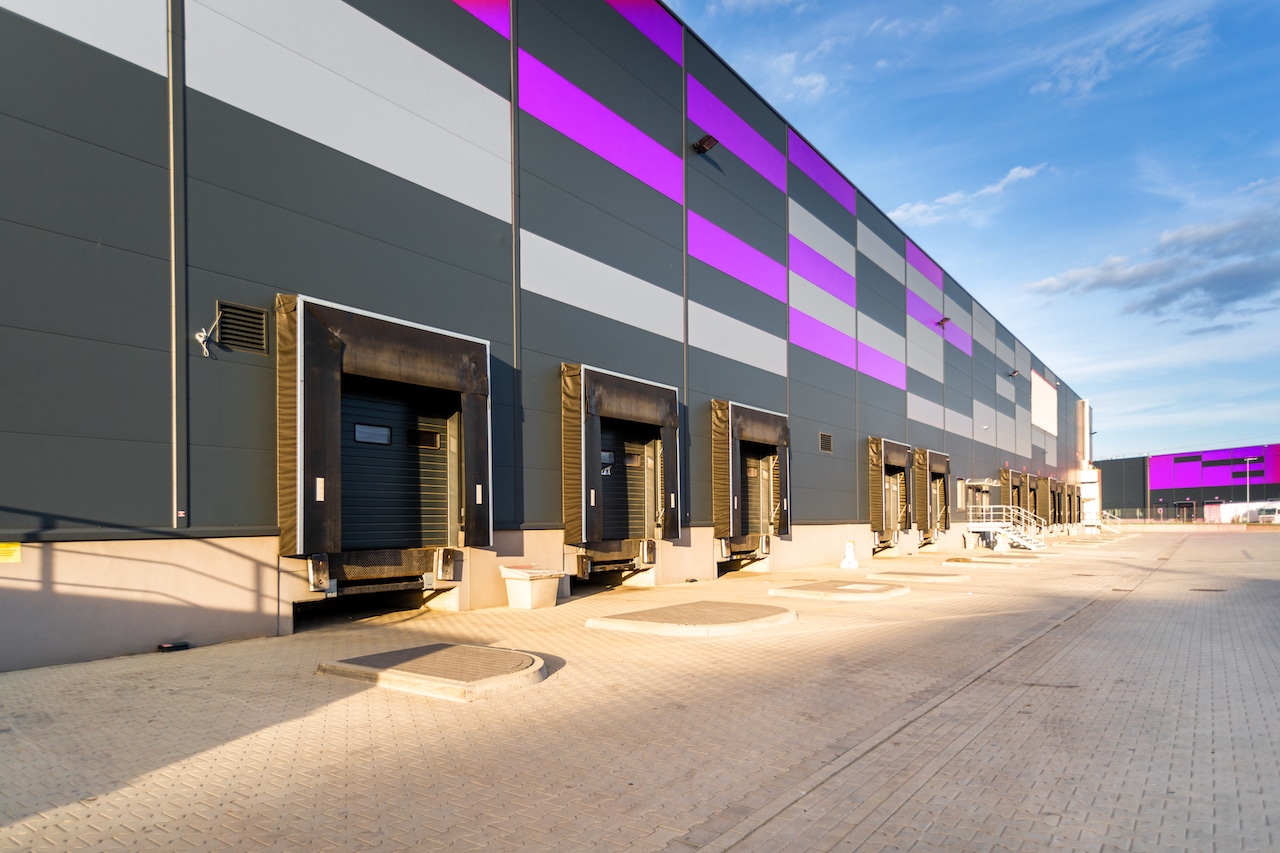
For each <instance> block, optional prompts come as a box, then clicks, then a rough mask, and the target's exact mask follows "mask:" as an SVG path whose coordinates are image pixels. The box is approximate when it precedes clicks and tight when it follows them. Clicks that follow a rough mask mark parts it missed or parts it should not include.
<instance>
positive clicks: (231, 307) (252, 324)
mask: <svg viewBox="0 0 1280 853" xmlns="http://www.w3.org/2000/svg"><path fill="white" fill-rule="evenodd" d="M218 315H219V319H218V337H217V343H218V344H219V345H220V346H224V347H227V348H228V349H233V350H241V351H242V352H258V353H262V354H263V355H266V353H267V312H266V310H265V309H263V308H251V307H250V306H248V305H237V304H235V303H234V302H223V301H221V300H219V301H218Z"/></svg>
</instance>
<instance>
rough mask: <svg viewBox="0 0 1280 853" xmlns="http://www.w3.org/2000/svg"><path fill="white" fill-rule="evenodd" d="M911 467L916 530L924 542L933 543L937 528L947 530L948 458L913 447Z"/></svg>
mask: <svg viewBox="0 0 1280 853" xmlns="http://www.w3.org/2000/svg"><path fill="white" fill-rule="evenodd" d="M911 467H912V477H913V478H914V480H915V483H914V485H913V488H914V489H915V501H914V507H915V522H916V529H917V530H919V531H920V535H921V536H922V537H923V538H924V540H925V541H927V542H934V541H936V540H937V539H938V531H940V530H950V529H951V506H950V501H949V494H948V492H947V480H948V479H949V477H950V474H951V457H950V456H948V455H947V454H945V453H938V452H936V451H933V450H926V449H925V448H922V447H917V448H916V449H915V451H914V453H913V458H912V465H911Z"/></svg>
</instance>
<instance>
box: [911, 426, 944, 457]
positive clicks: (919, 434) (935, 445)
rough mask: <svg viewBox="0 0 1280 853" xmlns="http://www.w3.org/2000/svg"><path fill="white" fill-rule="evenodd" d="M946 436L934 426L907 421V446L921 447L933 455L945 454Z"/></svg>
mask: <svg viewBox="0 0 1280 853" xmlns="http://www.w3.org/2000/svg"><path fill="white" fill-rule="evenodd" d="M946 443H947V435H946V433H945V432H944V431H943V430H940V429H938V428H937V427H935V426H930V425H929V424H925V423H921V422H919V421H907V444H909V445H911V446H912V447H923V448H925V449H927V450H932V451H933V452H935V453H945V452H946Z"/></svg>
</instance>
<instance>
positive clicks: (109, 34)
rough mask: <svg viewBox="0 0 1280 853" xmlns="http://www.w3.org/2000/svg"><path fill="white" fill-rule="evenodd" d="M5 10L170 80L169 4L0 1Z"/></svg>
mask: <svg viewBox="0 0 1280 853" xmlns="http://www.w3.org/2000/svg"><path fill="white" fill-rule="evenodd" d="M0 9H8V10H9V11H11V12H14V13H16V14H19V15H21V16H22V17H24V18H30V19H31V20H33V21H35V22H36V23H38V24H43V25H44V26H46V27H48V28H49V29H51V30H56V31H58V32H60V33H62V34H64V35H68V36H70V37H71V38H73V39H76V40H78V41H82V42H84V43H85V44H88V45H92V46H93V47H96V48H98V50H103V51H106V52H107V53H110V54H111V55H113V56H118V57H120V58H121V59H123V60H125V61H127V62H132V63H133V64H134V65H140V66H142V67H143V68H145V69H147V70H148V71H154V72H155V73H157V74H159V75H160V76H162V77H168V76H169V9H168V3H166V2H165V0H110V2H107V0H0Z"/></svg>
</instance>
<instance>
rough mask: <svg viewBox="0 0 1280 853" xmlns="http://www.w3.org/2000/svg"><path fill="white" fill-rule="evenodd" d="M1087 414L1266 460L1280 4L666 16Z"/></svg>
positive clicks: (867, 5) (1153, 435)
mask: <svg viewBox="0 0 1280 853" xmlns="http://www.w3.org/2000/svg"><path fill="white" fill-rule="evenodd" d="M668 2H669V5H670V6H671V7H672V8H673V9H674V10H675V11H676V12H677V13H678V14H679V15H680V16H681V17H682V18H683V19H684V21H685V23H687V24H689V25H690V26H691V27H692V28H693V30H694V31H695V32H697V33H698V34H699V35H700V36H701V37H702V38H703V39H704V40H705V41H706V42H707V43H708V44H709V45H711V47H712V48H713V49H714V50H715V51H716V52H717V53H719V54H720V55H721V56H722V57H724V59H725V60H726V61H727V62H729V64H730V65H732V66H733V67H734V68H735V69H737V71H738V72H739V73H740V74H742V76H743V77H744V78H745V79H746V80H747V82H748V83H750V84H751V85H752V86H754V87H755V88H756V90H757V91H759V92H760V93H761V95H763V96H764V97H765V98H766V99H767V100H768V101H769V102H770V103H772V104H773V105H774V106H775V107H776V108H777V109H778V110H779V111H781V112H782V114H783V115H784V116H785V117H786V118H787V119H788V120H789V121H790V122H791V123H792V125H794V126H795V127H796V129H797V130H799V131H800V132H801V133H802V134H803V135H804V136H806V137H807V138H808V139H809V140H810V141H811V142H813V143H814V144H815V145H816V146H817V147H818V149H819V150H820V151H822V152H823V153H824V154H826V155H827V157H828V158H830V159H831V160H832V161H833V162H834V163H835V164H836V165H837V166H838V167H839V168H840V169H841V170H842V171H843V172H844V173H845V174H846V175H847V176H848V177H849V178H850V179H851V180H852V181H853V182H854V183H855V184H857V185H858V187H859V188H860V189H861V190H862V191H863V192H864V193H865V194H866V195H867V196H868V197H869V198H870V199H871V200H872V201H874V202H875V203H876V204H877V205H878V206H879V207H880V208H881V209H883V210H884V211H885V212H887V213H889V214H890V215H891V216H892V218H893V219H894V220H895V221H896V222H897V223H898V224H899V225H900V226H901V227H903V228H904V229H905V230H906V231H907V233H908V234H909V235H910V236H911V238H912V239H913V240H915V241H916V242H917V243H918V244H920V245H921V246H922V247H923V248H924V249H926V250H927V251H928V252H929V253H930V254H932V255H933V256H934V258H935V260H937V261H938V262H939V263H940V264H942V266H943V267H944V268H946V269H947V271H948V272H950V273H951V274H952V275H953V276H954V277H955V278H956V279H957V280H958V281H959V282H960V283H961V284H962V285H964V286H965V287H966V288H967V289H968V290H969V292H970V293H972V294H973V295H974V296H975V297H976V298H977V299H978V300H979V301H980V302H982V304H983V305H984V306H986V308H987V309H988V310H990V311H991V312H992V313H993V314H995V316H996V317H997V318H999V319H1000V320H1001V322H1003V323H1004V324H1005V325H1006V326H1008V327H1009V328H1010V329H1011V330H1012V331H1013V333H1014V334H1015V335H1017V336H1018V338H1019V339H1020V340H1022V341H1023V343H1025V344H1026V345H1027V346H1028V347H1030V349H1031V350H1032V352H1034V353H1035V354H1036V355H1037V356H1039V357H1040V358H1041V359H1042V360H1044V362H1045V363H1046V364H1047V365H1049V367H1050V368H1051V369H1052V370H1054V371H1055V372H1056V373H1057V374H1058V375H1059V376H1060V377H1061V378H1062V379H1063V381H1064V382H1066V383H1067V384H1068V385H1070V386H1071V388H1072V389H1073V390H1074V391H1075V392H1076V393H1077V394H1079V395H1080V396H1082V397H1085V398H1088V399H1089V400H1090V402H1091V403H1092V405H1093V407H1094V429H1096V430H1097V431H1098V432H1097V435H1095V436H1094V441H1095V445H1094V456H1095V458H1098V459H1105V458H1108V457H1113V456H1128V455H1139V454H1143V453H1166V452H1173V451H1178V450H1195V449H1205V448H1215V447H1228V446H1233V445H1239V444H1246V443H1277V442H1280V3H1275V2H1212V0H1163V2H1089V0H1055V1H1054V2H1047V0H1046V2H1039V0H990V2H984V3H977V2H974V3H968V2H956V3H951V4H939V3H922V2H911V1H910V0H909V2H901V1H900V0H899V2H887V0H868V1H867V2H851V0H713V2H706V0H668Z"/></svg>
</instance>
